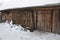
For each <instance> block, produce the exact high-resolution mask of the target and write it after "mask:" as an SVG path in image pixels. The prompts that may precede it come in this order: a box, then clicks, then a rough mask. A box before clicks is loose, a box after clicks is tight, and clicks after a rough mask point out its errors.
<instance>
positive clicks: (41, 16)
mask: <svg viewBox="0 0 60 40" xmlns="http://www.w3.org/2000/svg"><path fill="white" fill-rule="evenodd" d="M40 12H41V11H40ZM44 16H45V15H44V14H42V13H39V12H38V22H37V29H38V30H41V31H43V30H44Z"/></svg>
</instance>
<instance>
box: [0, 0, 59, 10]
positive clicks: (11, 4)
mask: <svg viewBox="0 0 60 40" xmlns="http://www.w3.org/2000/svg"><path fill="white" fill-rule="evenodd" d="M45 5H47V6H53V5H60V0H9V1H7V0H6V1H4V2H3V1H2V2H0V10H5V9H13V8H24V7H33V6H45Z"/></svg>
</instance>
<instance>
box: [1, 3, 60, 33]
mask: <svg viewBox="0 0 60 40" xmlns="http://www.w3.org/2000/svg"><path fill="white" fill-rule="evenodd" d="M8 4H9V3H8ZM11 5H12V4H11ZM17 5H18V4H17ZM6 7H7V6H6ZM8 7H9V5H8ZM2 8H3V7H1V8H0V22H5V21H6V20H8V21H11V20H12V21H13V24H20V25H21V26H22V27H24V28H28V29H29V30H30V31H31V32H32V31H34V30H40V31H45V32H53V33H59V34H60V4H59V3H58V4H56V5H55V4H51V5H50V4H49V5H44V6H32V7H22V8H13V9H12V8H11V9H5V10H1V9H2Z"/></svg>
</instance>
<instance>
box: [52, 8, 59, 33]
mask: <svg viewBox="0 0 60 40" xmlns="http://www.w3.org/2000/svg"><path fill="white" fill-rule="evenodd" d="M58 29H59V10H58V9H54V11H53V30H52V31H53V32H54V33H57V32H58Z"/></svg>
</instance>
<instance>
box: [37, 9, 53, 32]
mask: <svg viewBox="0 0 60 40" xmlns="http://www.w3.org/2000/svg"><path fill="white" fill-rule="evenodd" d="M51 20H52V19H51V11H50V10H49V11H48V10H43V11H40V12H39V11H38V22H37V28H38V30H41V31H48V32H51Z"/></svg>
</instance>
